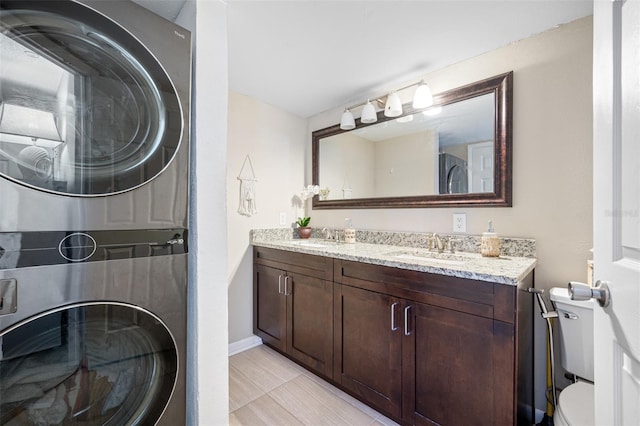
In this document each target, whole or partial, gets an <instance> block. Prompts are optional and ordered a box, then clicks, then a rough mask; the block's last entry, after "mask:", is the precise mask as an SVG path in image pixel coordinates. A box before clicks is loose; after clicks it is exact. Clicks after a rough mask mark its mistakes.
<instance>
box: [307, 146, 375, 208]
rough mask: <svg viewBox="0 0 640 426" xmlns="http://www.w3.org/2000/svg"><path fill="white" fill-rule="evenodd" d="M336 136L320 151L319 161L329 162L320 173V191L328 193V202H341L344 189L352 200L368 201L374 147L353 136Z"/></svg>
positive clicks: (370, 193) (371, 179)
mask: <svg viewBox="0 0 640 426" xmlns="http://www.w3.org/2000/svg"><path fill="white" fill-rule="evenodd" d="M339 136H340V137H337V138H336V137H333V138H330V139H332V142H331V143H327V144H322V145H323V146H322V147H321V149H320V157H321V158H327V159H328V161H326V162H323V163H322V168H321V169H320V179H321V181H322V187H323V188H325V187H329V189H330V190H331V192H329V196H328V198H329V199H334V200H341V199H343V198H344V193H343V191H342V189H343V188H350V189H351V190H352V192H351V197H352V198H356V197H357V198H366V197H371V196H372V195H373V194H374V193H375V188H374V185H373V180H374V179H373V171H374V161H375V152H374V148H375V146H374V144H373V143H371V141H369V140H367V139H363V138H361V137H360V136H357V135H355V134H352V133H344V134H340V135H339ZM305 137H306V135H305Z"/></svg>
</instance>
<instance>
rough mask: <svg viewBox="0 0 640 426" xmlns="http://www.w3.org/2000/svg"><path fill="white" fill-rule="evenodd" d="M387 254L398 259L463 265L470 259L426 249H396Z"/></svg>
mask: <svg viewBox="0 0 640 426" xmlns="http://www.w3.org/2000/svg"><path fill="white" fill-rule="evenodd" d="M387 256H389V257H394V258H396V259H406V260H419V261H427V262H433V263H441V264H446V265H462V264H463V263H465V262H466V261H467V260H468V259H466V258H465V257H464V256H458V255H455V254H451V253H433V252H425V251H394V252H391V253H387Z"/></svg>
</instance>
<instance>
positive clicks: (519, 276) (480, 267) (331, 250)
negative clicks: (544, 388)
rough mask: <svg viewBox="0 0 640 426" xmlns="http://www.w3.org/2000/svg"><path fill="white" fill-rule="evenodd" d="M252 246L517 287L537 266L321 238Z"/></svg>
mask: <svg viewBox="0 0 640 426" xmlns="http://www.w3.org/2000/svg"><path fill="white" fill-rule="evenodd" d="M252 244H253V245H254V246H258V247H268V248H274V249H280V250H287V251H292V252H296V253H306V254H313V255H317V256H326V257H332V258H336V259H343V260H352V261H356V262H363V263H370V264H374V265H383V266H390V267H394V268H401V269H409V270H414V271H420V272H429V273H432V274H440V275H449V276H454V277H460V278H469V279H474V280H481V281H488V282H494V283H499V284H508V285H517V284H518V282H520V281H522V280H523V279H524V278H525V277H526V276H527V274H529V273H530V272H531V271H532V270H533V269H534V268H535V266H536V259H535V258H534V257H518V256H505V255H502V254H501V255H500V257H494V258H490V257H482V255H481V254H479V253H470V252H456V253H453V254H452V253H448V252H444V253H437V252H434V251H430V250H427V249H425V248H420V247H408V246H399V245H388V244H372V243H365V242H356V243H354V244H347V243H336V242H335V241H328V240H324V239H320V238H311V239H307V240H303V239H292V238H284V239H270V238H258V239H256V238H254V239H253V240H252Z"/></svg>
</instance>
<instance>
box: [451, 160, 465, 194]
mask: <svg viewBox="0 0 640 426" xmlns="http://www.w3.org/2000/svg"><path fill="white" fill-rule="evenodd" d="M467 192H469V191H468V185H467V170H466V169H465V168H464V167H463V166H461V165H459V164H454V165H453V166H452V167H451V169H449V175H448V176H447V193H449V194H466V193H467Z"/></svg>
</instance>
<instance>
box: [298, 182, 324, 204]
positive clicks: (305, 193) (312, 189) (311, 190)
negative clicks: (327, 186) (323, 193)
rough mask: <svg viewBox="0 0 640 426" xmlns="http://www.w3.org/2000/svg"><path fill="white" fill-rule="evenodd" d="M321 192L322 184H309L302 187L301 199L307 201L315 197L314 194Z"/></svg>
mask: <svg viewBox="0 0 640 426" xmlns="http://www.w3.org/2000/svg"><path fill="white" fill-rule="evenodd" d="M319 193H320V185H307V187H306V188H303V189H302V192H300V199H301V200H302V201H307V200H308V199H309V198H313V196H314V195H317V194H319Z"/></svg>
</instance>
